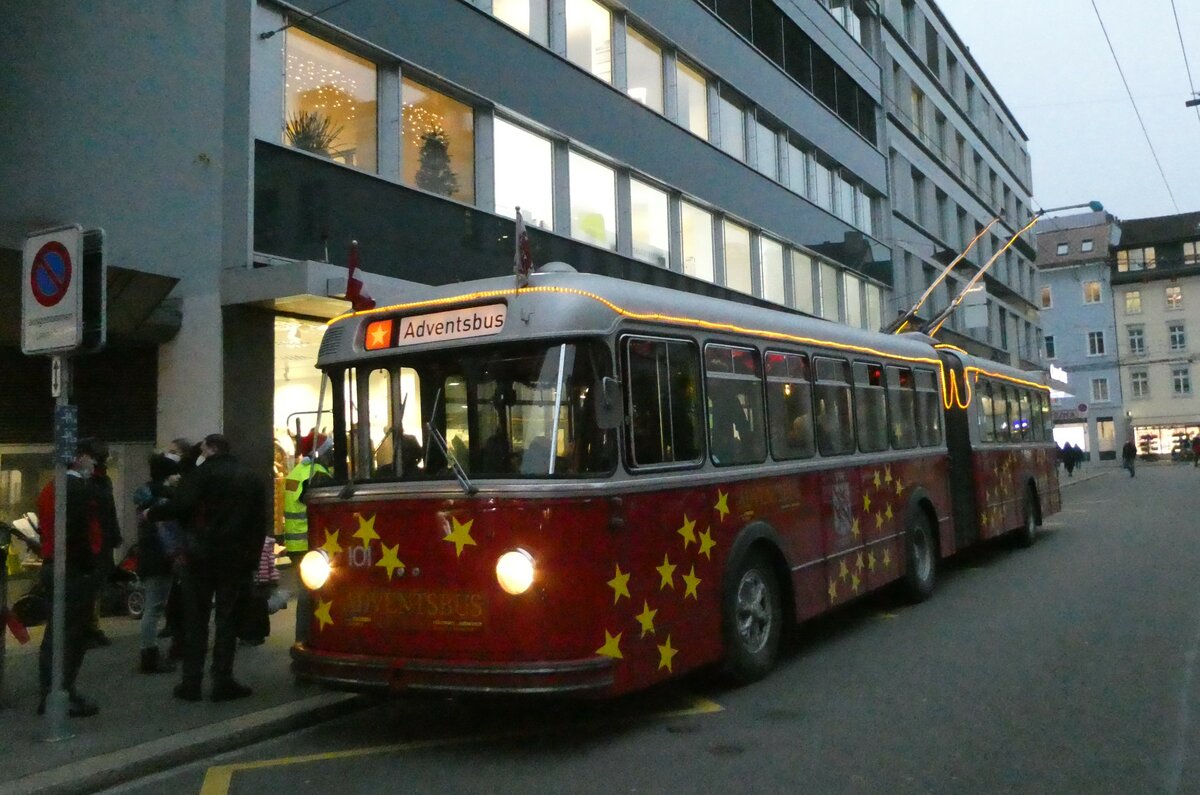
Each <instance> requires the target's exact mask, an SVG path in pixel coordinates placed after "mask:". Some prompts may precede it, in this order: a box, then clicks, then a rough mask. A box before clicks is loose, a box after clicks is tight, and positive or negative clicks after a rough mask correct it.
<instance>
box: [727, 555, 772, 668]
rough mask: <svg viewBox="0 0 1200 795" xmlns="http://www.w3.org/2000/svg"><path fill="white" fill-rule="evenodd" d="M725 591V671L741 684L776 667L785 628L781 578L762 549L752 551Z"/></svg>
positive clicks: (743, 559)
mask: <svg viewBox="0 0 1200 795" xmlns="http://www.w3.org/2000/svg"><path fill="white" fill-rule="evenodd" d="M729 582H730V587H729V588H728V589H727V590H726V593H725V604H724V613H725V621H724V629H725V666H724V667H725V672H726V674H728V675H729V677H730V678H732V679H733V680H734V681H735V682H736V683H738V684H746V683H749V682H753V681H756V680H758V679H761V678H763V677H764V676H766V675H767V673H768V672H769V671H770V670H771V669H772V668H773V667H774V666H775V659H776V657H777V655H778V654H779V638H780V633H781V632H782V630H783V626H782V625H783V607H782V604H783V603H782V596H781V594H780V590H779V587H780V586H779V578H778V576H777V575H776V573H775V569H774V568H773V567H772V566H771V562H770V560H769V559H768V558H767V556H766V555H765V554H763V553H762V552H758V551H755V552H751V553H750V554H748V555H746V556H745V557H744V558H742V562H741V564H740V565H739V566H738V567H737V570H736V571H735V572H734V573H733V576H732V577H731V578H730V580H729Z"/></svg>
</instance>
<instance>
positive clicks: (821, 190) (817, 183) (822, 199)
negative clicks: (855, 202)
mask: <svg viewBox="0 0 1200 795" xmlns="http://www.w3.org/2000/svg"><path fill="white" fill-rule="evenodd" d="M812 176H813V179H812V182H810V183H809V187H810V188H812V195H811V196H809V198H810V199H812V200H813V201H814V202H816V203H817V206H818V207H823V208H825V209H826V210H829V209H832V207H833V187H832V184H833V174H832V173H831V172H830V171H829V169H827V168H825V166H823V165H821V163H820V162H819V161H817V160H816V159H813V161H812Z"/></svg>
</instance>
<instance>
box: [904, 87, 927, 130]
mask: <svg viewBox="0 0 1200 795" xmlns="http://www.w3.org/2000/svg"><path fill="white" fill-rule="evenodd" d="M909 97H910V102H911V104H910V106H909V112H910V113H912V122H913V128H914V129H915V130H916V132H917V137H918V138H920V139H921V140H922V141H923V142H924V143H929V137H928V136H927V135H926V134H925V92H924V91H922V90H921V89H919V88H917V87H916V86H913V87H912V90H911V91H910V92H909Z"/></svg>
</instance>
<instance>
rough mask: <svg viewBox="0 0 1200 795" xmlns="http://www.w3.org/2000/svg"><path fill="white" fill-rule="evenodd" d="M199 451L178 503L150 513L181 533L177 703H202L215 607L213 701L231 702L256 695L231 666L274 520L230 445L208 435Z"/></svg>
mask: <svg viewBox="0 0 1200 795" xmlns="http://www.w3.org/2000/svg"><path fill="white" fill-rule="evenodd" d="M200 449H201V456H200V458H199V459H198V461H197V466H196V468H195V469H193V470H192V471H191V472H189V473H188V474H187V475H185V476H184V477H183V479H182V480H181V481H180V482H179V489H178V493H177V496H176V498H175V499H174V500H172V501H171V502H169V503H168V504H167V505H165V506H163V507H162V508H159V509H157V510H153V511H151V518H152V519H160V518H176V519H177V520H178V521H179V522H180V524H181V526H182V528H183V536H184V550H185V551H184V563H183V566H182V570H181V585H182V592H183V595H184V606H185V619H184V626H185V632H184V648H183V678H182V680H181V681H180V683H179V684H178V685H177V686H176V687H175V690H174V694H175V697H176V698H179V699H182V700H184V701H199V700H200V698H201V683H202V681H203V679H204V662H205V656H206V652H207V650H208V624H209V617H210V615H212V614H213V612H214V605H215V614H216V619H215V623H216V630H215V632H216V635H215V638H214V640H213V647H212V666H211V671H212V690H211V692H210V697H211V699H212V700H213V701H230V700H233V699H237V698H245V697H247V696H249V695H251V690H250V688H249V687H246V686H245V685H243V684H241V683H240V682H238V681H237V680H235V679H234V678H233V659H234V654H235V653H236V651H237V630H238V626H237V624H238V618H239V616H240V609H241V602H242V600H244V599H245V598H247V596H248V594H249V591H250V588H251V587H252V578H253V576H254V571H255V569H256V568H257V566H258V561H259V555H260V553H261V551H262V548H263V539H264V538H266V535H267V526H268V524H269V522H270V514H269V512H268V509H267V489H266V485H265V484H264V483H263V482H262V481H261V480H260V479H259V478H257V477H255V476H254V475H252V474H250V473H249V472H247V471H245V470H244V469H243V468H242V467H241V465H240V464H238V462H237V459H236V458H234V457H233V456H232V455H231V454H230V448H229V440H228V439H226V438H225V437H224V436H222V435H221V434H216V433H214V434H209V435H208V436H206V437H204V441H203V442H201V448H200Z"/></svg>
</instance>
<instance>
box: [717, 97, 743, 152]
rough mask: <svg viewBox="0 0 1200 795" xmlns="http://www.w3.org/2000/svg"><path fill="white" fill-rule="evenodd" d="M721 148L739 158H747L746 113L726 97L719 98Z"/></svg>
mask: <svg viewBox="0 0 1200 795" xmlns="http://www.w3.org/2000/svg"><path fill="white" fill-rule="evenodd" d="M719 103H720V104H719V106H718V107H719V109H720V114H721V149H722V150H724V151H725V152H726V153H727V154H730V155H733V156H734V157H736V158H737V159H738V160H744V159H745V158H746V113H745V111H743V110H742V108H741V106H739V105H735V104H734V103H733V102H731V101H730V100H728V99H726V98H725V97H721V98H720V100H719Z"/></svg>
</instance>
